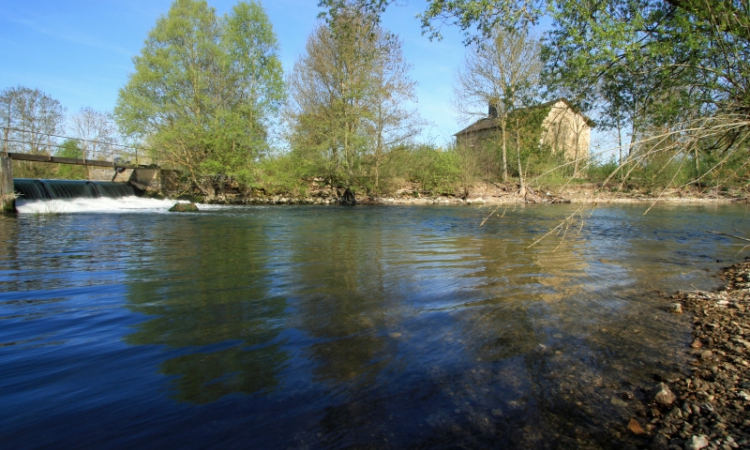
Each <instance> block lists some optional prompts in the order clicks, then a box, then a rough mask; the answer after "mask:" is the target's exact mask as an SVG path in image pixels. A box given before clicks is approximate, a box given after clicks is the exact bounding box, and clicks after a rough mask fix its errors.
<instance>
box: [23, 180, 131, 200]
mask: <svg viewBox="0 0 750 450" xmlns="http://www.w3.org/2000/svg"><path fill="white" fill-rule="evenodd" d="M13 189H14V190H15V191H16V192H18V193H19V194H20V197H19V198H20V199H22V200H63V199H71V198H99V197H108V198H119V197H128V196H131V195H135V191H134V190H133V187H132V186H130V185H129V184H127V183H115V182H111V181H87V180H37V179H32V178H15V179H13Z"/></svg>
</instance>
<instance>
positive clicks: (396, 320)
mask: <svg viewBox="0 0 750 450" xmlns="http://www.w3.org/2000/svg"><path fill="white" fill-rule="evenodd" d="M160 208H161V207H160ZM575 209H576V207H571V206H563V205H561V206H559V207H525V208H524V207H518V208H509V209H507V210H503V209H500V210H499V211H498V216H496V217H493V218H492V219H490V220H489V221H488V222H487V223H486V224H485V225H484V226H482V227H479V224H480V223H481V221H482V219H483V218H484V217H485V216H486V215H487V214H488V213H489V211H490V210H489V209H488V208H482V209H476V208H471V207H399V206H390V207H354V208H345V207H341V208H339V207H300V206H298V207H280V206H279V207H213V208H210V209H209V210H208V211H203V212H201V213H198V214H160V213H156V212H155V211H151V212H149V213H144V212H133V210H132V209H131V210H130V211H127V210H126V211H120V212H118V213H116V214H103V213H90V212H89V213H79V214H21V215H19V216H17V217H0V241H1V242H3V244H0V368H1V369H2V374H3V375H2V376H1V377H0V405H2V407H1V408H0V442H2V443H3V445H4V446H7V447H8V448H48V447H58V448H155V449H156V448H159V449H161V448H351V447H356V448H482V447H492V448H612V447H613V446H622V445H628V444H633V443H637V442H638V441H636V440H633V438H632V437H631V436H630V435H629V434H628V433H627V432H626V431H625V426H626V425H627V421H628V419H629V418H630V417H634V416H635V415H636V414H637V412H636V411H635V409H634V408H633V406H632V405H631V404H627V405H623V404H622V402H617V401H614V402H613V400H612V399H613V397H617V396H618V395H619V393H622V392H632V393H634V394H635V395H636V396H637V397H638V396H640V397H642V396H643V395H644V389H647V388H649V387H650V386H651V385H653V384H654V381H653V379H654V378H653V377H654V375H655V374H662V373H669V372H671V371H677V370H682V369H684V367H685V366H684V364H685V361H684V348H685V346H686V343H687V342H688V339H689V327H688V325H689V320H690V318H688V317H683V316H674V315H670V314H668V313H666V312H664V311H663V310H661V309H660V307H662V306H663V305H664V300H661V299H659V298H658V296H657V295H656V294H655V293H656V291H659V290H663V291H667V292H671V291H674V290H676V289H680V288H683V289H693V288H700V289H707V288H711V287H714V286H716V285H718V281H717V280H716V279H715V278H712V276H713V274H714V273H715V271H716V270H717V269H718V268H719V267H721V266H723V265H727V264H728V263H729V262H730V261H732V260H733V258H735V254H736V252H737V251H738V250H739V249H740V248H741V245H738V244H737V243H735V242H732V241H730V240H729V239H727V238H725V237H722V236H717V235H713V234H708V233H707V232H706V231H707V230H717V231H725V232H734V231H733V230H734V229H737V228H739V229H741V230H742V229H744V230H745V231H746V228H747V227H746V225H745V224H746V223H747V220H746V216H745V210H744V209H742V208H739V207H730V206H679V207H670V206H662V207H658V208H656V209H654V210H652V211H651V212H649V214H648V215H646V216H643V215H642V214H643V211H644V210H645V207H599V208H596V209H590V208H587V209H585V211H583V214H582V215H581V216H580V218H582V219H584V220H585V223H584V224H583V227H580V225H581V224H580V220H579V221H578V222H577V223H576V224H574V225H573V226H571V227H569V228H568V229H567V231H565V232H564V233H559V234H553V235H551V236H550V237H549V238H547V239H545V240H543V241H542V242H540V243H539V244H538V245H536V246H534V247H532V248H531V249H528V250H525V249H526V247H527V246H529V245H530V244H531V243H532V242H534V241H535V240H536V239H538V238H539V237H541V236H542V235H544V234H545V233H546V232H547V231H549V230H550V229H551V228H553V227H555V226H556V225H557V224H558V223H559V222H560V220H561V219H563V218H564V217H566V216H568V215H569V214H571V213H572V212H573V211H574V210H575ZM163 210H164V208H161V209H159V211H163ZM500 215H502V217H500ZM580 218H579V219H580ZM717 260H723V261H726V262H724V263H719V262H717ZM643 423H645V422H643Z"/></svg>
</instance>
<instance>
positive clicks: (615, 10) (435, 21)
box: [320, 0, 750, 153]
mask: <svg viewBox="0 0 750 450" xmlns="http://www.w3.org/2000/svg"><path fill="white" fill-rule="evenodd" d="M394 1H395V0H361V3H363V4H364V5H365V7H366V8H369V9H371V10H373V11H376V12H382V11H383V10H384V9H385V8H386V7H387V6H388V4H391V3H393V2H394ZM339 3H340V2H339V1H337V0H321V1H320V5H321V6H324V7H327V8H328V12H327V14H328V15H329V16H333V15H335V14H336V11H337V9H338V8H339ZM545 14H548V15H550V16H551V17H552V18H553V24H552V27H551V30H550V31H549V32H548V34H547V36H546V38H545V41H544V42H545V44H544V48H545V55H546V58H545V59H546V67H547V73H548V80H550V81H551V82H552V84H553V87H554V88H556V89H560V88H566V87H567V88H572V89H573V91H574V93H576V94H579V95H578V97H577V98H574V99H571V100H573V101H574V102H575V103H577V104H578V105H579V106H581V107H583V109H584V110H589V109H591V108H592V107H593V106H594V105H593V104H592V103H593V99H594V98H595V97H596V95H595V94H596V93H598V94H600V95H602V96H603V97H604V100H605V105H604V107H603V108H602V109H603V114H604V117H605V119H607V120H606V121H605V125H606V124H607V122H608V123H609V124H611V125H613V126H621V125H622V121H623V120H629V121H630V122H631V123H630V126H631V128H633V127H634V128H635V131H634V132H633V133H632V136H633V140H635V138H637V137H639V136H638V135H639V133H640V131H639V129H644V127H646V128H659V129H665V127H666V129H670V130H671V131H670V132H671V133H678V134H681V135H682V137H681V138H680V139H676V142H679V143H680V144H679V145H681V148H682V149H689V148H691V147H694V146H695V145H698V146H701V147H704V148H715V149H716V150H717V151H719V152H720V153H726V152H731V151H734V150H736V149H738V148H740V147H739V146H738V145H737V144H738V143H741V142H742V141H743V140H744V139H745V138H746V137H747V136H748V128H750V119H749V117H750V66H748V64H747V61H748V60H749V59H748V58H749V57H750V54H749V53H750V31H748V30H750V14H748V6H747V3H746V2H740V1H739V0H635V1H627V2H626V1H623V0H604V1H593V0H583V1H577V0H576V1H572V0H499V1H492V2H488V1H483V0H430V1H429V2H428V6H427V8H426V10H425V12H424V13H423V14H422V15H421V18H422V26H423V28H424V30H425V31H426V32H427V33H428V34H429V35H430V36H431V37H434V38H440V37H441V36H440V27H441V26H443V25H444V24H449V25H456V26H459V27H460V28H461V30H462V31H463V32H464V36H465V38H466V42H467V43H469V42H480V41H482V40H484V39H487V38H489V37H490V36H491V35H492V31H493V30H494V29H495V28H496V27H501V28H505V29H515V28H519V27H520V28H523V27H525V26H526V25H528V24H529V23H536V22H538V20H539V19H540V18H541V17H542V16H543V15H545ZM686 112H689V113H688V114H685V113H686ZM717 134H718V135H719V136H718V137H717ZM644 137H645V136H641V137H639V139H640V140H641V141H643V138H644ZM706 138H708V139H709V141H712V142H709V143H708V144H705V143H702V141H704V140H705V139H706ZM632 148H633V146H631V149H632Z"/></svg>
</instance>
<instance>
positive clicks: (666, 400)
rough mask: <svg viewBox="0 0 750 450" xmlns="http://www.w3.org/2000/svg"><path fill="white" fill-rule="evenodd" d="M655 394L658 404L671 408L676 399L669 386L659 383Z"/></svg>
mask: <svg viewBox="0 0 750 450" xmlns="http://www.w3.org/2000/svg"><path fill="white" fill-rule="evenodd" d="M655 392H656V393H655V394H654V400H656V403H659V404H660V405H664V406H669V405H671V404H672V403H673V402H674V401H675V399H676V397H675V395H674V394H673V393H672V391H671V390H670V389H669V386H667V385H666V384H664V383H659V384H658V385H656V389H655Z"/></svg>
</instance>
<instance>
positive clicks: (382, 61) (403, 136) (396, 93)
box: [366, 36, 424, 191]
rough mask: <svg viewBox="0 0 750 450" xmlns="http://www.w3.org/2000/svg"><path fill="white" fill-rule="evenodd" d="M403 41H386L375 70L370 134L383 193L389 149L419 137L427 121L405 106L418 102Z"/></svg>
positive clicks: (393, 38) (375, 169)
mask: <svg viewBox="0 0 750 450" xmlns="http://www.w3.org/2000/svg"><path fill="white" fill-rule="evenodd" d="M401 46H402V41H401V40H400V39H397V38H396V37H394V36H391V37H390V38H388V39H386V40H384V41H383V47H382V48H381V52H379V55H380V58H379V60H378V61H377V64H376V65H375V67H374V73H373V75H374V80H373V81H374V83H375V89H374V91H373V96H372V99H371V100H370V108H371V114H370V115H369V117H368V120H367V121H366V127H367V133H368V134H369V135H370V136H372V137H373V138H374V143H373V165H374V172H375V173H374V177H375V181H374V183H375V190H376V191H379V190H380V167H381V165H382V164H383V163H384V159H385V156H386V153H387V151H388V149H390V148H392V147H393V146H395V145H398V144H401V143H404V142H406V141H407V140H409V139H411V138H413V137H414V136H416V135H417V134H418V133H419V131H420V129H421V127H422V126H423V124H424V121H422V119H420V117H419V115H418V114H417V112H416V111H414V110H410V109H407V108H406V107H405V105H406V104H408V103H409V102H413V101H416V94H415V91H414V88H415V86H416V83H415V82H414V81H412V80H411V79H410V78H409V75H408V71H409V69H410V66H409V64H407V63H406V61H405V60H404V56H403V52H402V51H401Z"/></svg>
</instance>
